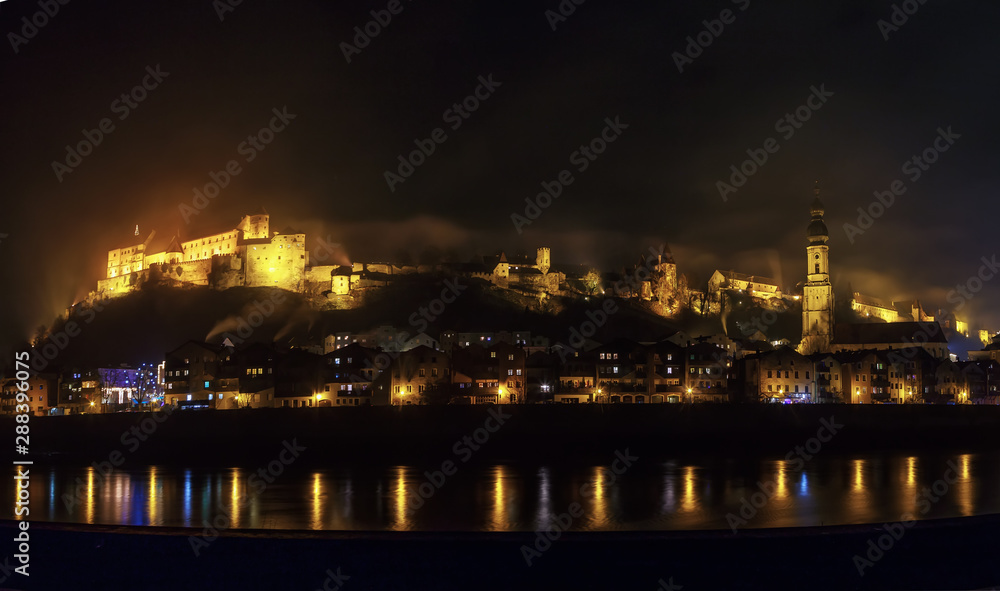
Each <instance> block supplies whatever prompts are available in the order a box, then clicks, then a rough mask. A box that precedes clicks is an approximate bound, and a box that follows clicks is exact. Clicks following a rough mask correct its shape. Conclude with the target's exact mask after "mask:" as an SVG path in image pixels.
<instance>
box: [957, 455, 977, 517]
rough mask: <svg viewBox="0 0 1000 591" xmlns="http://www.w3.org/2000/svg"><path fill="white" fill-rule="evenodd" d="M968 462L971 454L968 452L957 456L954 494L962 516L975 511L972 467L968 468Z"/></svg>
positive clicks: (969, 462)
mask: <svg viewBox="0 0 1000 591" xmlns="http://www.w3.org/2000/svg"><path fill="white" fill-rule="evenodd" d="M970 464H971V456H970V455H969V454H963V455H960V456H958V482H956V483H955V496H956V500H957V502H958V507H959V509H960V510H961V512H962V515H963V516H969V515H973V514H974V513H975V509H974V505H973V499H972V496H973V492H972V469H971V468H970Z"/></svg>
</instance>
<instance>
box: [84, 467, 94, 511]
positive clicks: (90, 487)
mask: <svg viewBox="0 0 1000 591" xmlns="http://www.w3.org/2000/svg"><path fill="white" fill-rule="evenodd" d="M86 505H87V512H86V518H87V523H94V468H93V466H88V467H87V500H86Z"/></svg>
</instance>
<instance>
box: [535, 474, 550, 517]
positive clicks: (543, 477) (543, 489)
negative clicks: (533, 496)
mask: <svg viewBox="0 0 1000 591" xmlns="http://www.w3.org/2000/svg"><path fill="white" fill-rule="evenodd" d="M551 478H552V477H551V470H550V469H549V467H548V466H544V467H542V468H540V469H539V470H538V512H537V514H536V515H535V525H536V527H538V528H542V527H545V526H546V525H548V524H549V523H551V522H552V517H553V514H552V480H551Z"/></svg>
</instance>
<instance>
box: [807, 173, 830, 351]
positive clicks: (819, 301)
mask: <svg viewBox="0 0 1000 591" xmlns="http://www.w3.org/2000/svg"><path fill="white" fill-rule="evenodd" d="M813 192H814V193H815V195H816V196H815V198H814V199H813V202H812V205H811V206H810V208H809V211H810V213H811V214H812V221H810V222H809V227H808V228H807V230H806V238H807V239H808V241H809V245H808V246H806V265H807V269H806V284H805V287H804V288H803V290H802V342H801V343H800V344H799V352H800V353H803V354H806V355H808V354H810V353H816V352H828V351H830V343H831V340H832V338H833V285H832V284H831V283H830V247H829V246H827V244H826V242H827V240H829V238H830V232H829V231H828V230H827V229H826V224H825V223H823V203H822V202H821V201H820V200H819V184H818V183H817V185H816V188H815V189H814V190H813Z"/></svg>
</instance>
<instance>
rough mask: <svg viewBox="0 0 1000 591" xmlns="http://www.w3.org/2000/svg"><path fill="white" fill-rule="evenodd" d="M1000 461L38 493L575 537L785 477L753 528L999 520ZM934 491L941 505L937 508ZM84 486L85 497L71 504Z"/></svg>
mask: <svg viewBox="0 0 1000 591" xmlns="http://www.w3.org/2000/svg"><path fill="white" fill-rule="evenodd" d="M998 463H1000V452H996V453H987V454H962V455H954V456H944V455H913V454H897V455H891V454H890V455H888V456H885V457H881V458H878V457H868V456H854V457H846V458H845V457H836V456H834V457H827V458H822V457H818V458H815V459H813V460H810V461H809V462H806V465H805V466H804V467H803V469H802V470H801V471H800V470H798V469H793V468H797V466H796V465H795V464H793V463H790V462H786V461H784V460H781V459H778V458H774V459H767V460H727V461H707V462H703V463H698V464H678V463H677V462H675V461H669V462H664V463H652V462H651V463H647V464H637V465H636V466H634V467H632V468H630V470H629V472H628V474H627V477H621V476H617V475H615V474H614V473H613V471H612V469H611V466H608V465H585V466H576V467H567V466H559V465H535V466H523V465H517V464H504V465H492V466H489V465H488V466H482V467H480V468H478V469H472V468H471V467H470V468H468V469H466V470H464V471H462V470H460V471H459V472H458V473H457V474H455V475H453V476H450V477H449V478H447V479H446V480H445V481H444V483H443V484H442V485H440V486H437V485H435V486H434V487H433V491H431V492H432V495H431V496H432V498H429V499H427V500H424V499H423V497H421V496H420V493H419V492H418V491H419V490H420V488H419V487H420V486H421V485H424V486H425V488H426V487H430V486H431V485H430V484H428V483H427V481H426V478H425V476H424V473H425V471H427V468H426V467H423V466H392V467H390V468H384V469H383V468H377V467H376V468H363V469H362V468H352V469H337V468H330V469H324V470H312V471H305V472H300V473H294V472H287V473H285V474H283V475H282V476H281V477H280V478H279V479H277V480H276V482H275V483H274V484H273V485H269V486H268V487H267V488H266V489H264V490H263V491H259V492H258V491H256V490H251V489H253V488H254V487H252V486H249V483H248V481H247V476H248V475H250V474H252V472H250V471H249V470H248V469H247V468H229V469H225V470H215V471H213V470H209V471H202V470H192V469H184V468H180V469H178V468H170V467H163V466H152V467H149V468H146V469H141V470H132V471H130V470H127V469H122V470H116V471H114V472H112V473H111V474H110V475H107V476H104V475H102V474H101V473H100V472H98V471H97V470H96V469H94V468H93V467H86V468H66V467H51V468H46V469H45V470H41V471H40V472H39V474H38V476H37V477H36V478H32V479H31V481H30V484H29V488H30V492H31V497H32V498H33V499H35V498H37V499H39V505H43V504H44V505H47V506H45V507H42V506H38V507H37V511H33V512H32V514H31V518H32V519H39V520H50V521H62V522H76V523H88V524H95V523H107V524H128V525H163V526H186V527H196V528H197V527H201V526H202V523H203V522H205V521H209V522H211V520H212V519H213V517H215V516H217V515H219V514H220V513H222V512H224V513H225V514H227V515H229V516H230V518H231V526H232V527H233V528H289V529H312V530H321V529H337V530H434V529H442V530H444V529H446V530H451V531H454V530H487V531H511V530H527V531H533V530H535V529H538V528H541V527H545V526H548V525H549V524H551V523H552V520H553V519H554V518H555V517H556V516H557V515H558V514H561V513H564V512H567V511H569V509H570V507H571V506H572V504H573V503H579V504H580V506H581V507H582V510H583V517H581V518H579V519H574V520H573V524H572V527H573V528H574V529H583V530H620V529H649V530H670V529H706V528H709V529H714V528H719V527H725V525H724V524H725V523H726V517H725V516H726V515H727V514H728V513H738V512H739V511H740V509H741V503H742V500H743V499H749V498H750V497H751V495H753V494H754V493H756V492H758V486H757V483H758V482H762V483H765V486H772V484H767V483H773V487H774V494H773V499H772V500H771V502H770V503H768V504H767V505H766V506H765V507H763V508H761V509H760V510H758V511H757V512H756V513H755V514H754V516H753V518H752V519H748V523H747V524H746V525H745V526H741V527H749V528H759V527H784V526H810V525H819V524H820V523H825V524H827V525H831V524H846V523H883V522H885V523H889V522H894V521H898V520H900V519H901V518H902V516H903V515H904V514H906V513H909V514H912V515H914V516H916V517H918V518H940V517H957V516H965V515H978V514H984V513H1000V495H996V494H994V492H993V491H995V490H997V488H1000V471H997V470H994V469H993V467H994V466H995V465H997V464H998ZM946 483H947V487H945V484H946ZM935 485H936V486H935ZM942 487H945V488H942ZM928 489H930V490H932V491H933V492H932V493H931V494H932V495H933V496H934V498H936V497H938V496H939V495H940V497H941V498H940V500H934V501H928V500H927V499H928V497H925V495H924V492H923V491H925V490H928ZM428 490H430V489H428ZM77 491H79V502H77V503H68V502H63V500H64V499H65V498H67V497H69V498H73V497H75V496H76V494H77ZM425 492H426V491H425ZM16 496H17V488H16V485H15V486H7V487H2V488H0V504H3V506H5V507H7V508H8V509H7V510H6V515H0V518H8V519H13V518H15V517H16V516H15V515H14V507H15V505H14V503H15V501H16ZM35 508H36V507H35V506H32V509H35ZM524 516H528V518H527V519H523V517H524Z"/></svg>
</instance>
